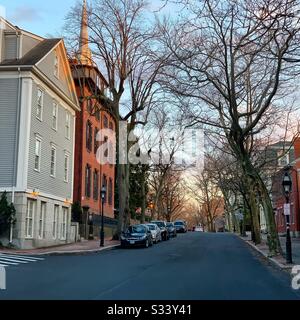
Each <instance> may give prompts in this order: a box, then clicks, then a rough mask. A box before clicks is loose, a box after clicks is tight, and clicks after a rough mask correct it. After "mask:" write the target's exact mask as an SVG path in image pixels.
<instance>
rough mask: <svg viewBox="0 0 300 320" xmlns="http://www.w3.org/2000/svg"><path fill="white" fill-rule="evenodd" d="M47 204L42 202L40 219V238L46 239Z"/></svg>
mask: <svg viewBox="0 0 300 320" xmlns="http://www.w3.org/2000/svg"><path fill="white" fill-rule="evenodd" d="M46 206H47V204H46V202H41V211H40V217H39V238H40V239H43V238H44V223H45V216H46Z"/></svg>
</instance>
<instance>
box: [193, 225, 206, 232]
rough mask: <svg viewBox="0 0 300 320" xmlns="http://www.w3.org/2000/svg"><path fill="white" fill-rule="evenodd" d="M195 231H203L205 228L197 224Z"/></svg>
mask: <svg viewBox="0 0 300 320" xmlns="http://www.w3.org/2000/svg"><path fill="white" fill-rule="evenodd" d="M194 231H197V232H203V231H204V230H203V227H201V226H196V227H195V230H194Z"/></svg>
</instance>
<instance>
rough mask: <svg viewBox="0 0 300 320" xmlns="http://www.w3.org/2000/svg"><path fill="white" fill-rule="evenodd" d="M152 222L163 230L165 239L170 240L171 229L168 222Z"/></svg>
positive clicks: (162, 235) (162, 234)
mask: <svg viewBox="0 0 300 320" xmlns="http://www.w3.org/2000/svg"><path fill="white" fill-rule="evenodd" d="M151 223H155V224H156V225H157V226H158V227H159V228H160V231H161V237H162V239H163V240H169V239H170V235H169V231H168V228H167V223H166V222H165V221H160V220H157V221H151Z"/></svg>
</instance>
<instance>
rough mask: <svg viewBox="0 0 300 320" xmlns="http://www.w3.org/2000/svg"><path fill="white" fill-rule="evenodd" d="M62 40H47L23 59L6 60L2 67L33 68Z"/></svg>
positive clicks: (1, 64)
mask: <svg viewBox="0 0 300 320" xmlns="http://www.w3.org/2000/svg"><path fill="white" fill-rule="evenodd" d="M61 40H62V39H45V40H43V41H42V42H41V43H39V44H38V45H36V46H35V47H34V48H33V49H31V50H30V51H29V52H27V53H26V54H25V56H24V57H22V58H21V59H11V60H4V61H2V63H0V67H1V66H33V65H35V64H37V63H38V62H39V61H40V60H41V59H42V58H43V57H44V56H45V55H46V54H47V53H48V52H49V51H51V49H52V48H53V47H55V46H56V45H57V44H58V43H59V42H60V41H61Z"/></svg>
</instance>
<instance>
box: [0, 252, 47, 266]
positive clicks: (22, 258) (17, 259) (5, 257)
mask: <svg viewBox="0 0 300 320" xmlns="http://www.w3.org/2000/svg"><path fill="white" fill-rule="evenodd" d="M42 260H45V259H44V258H37V257H32V256H27V255H16V254H6V253H0V267H9V266H17V265H19V264H27V263H31V262H37V261H42Z"/></svg>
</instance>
